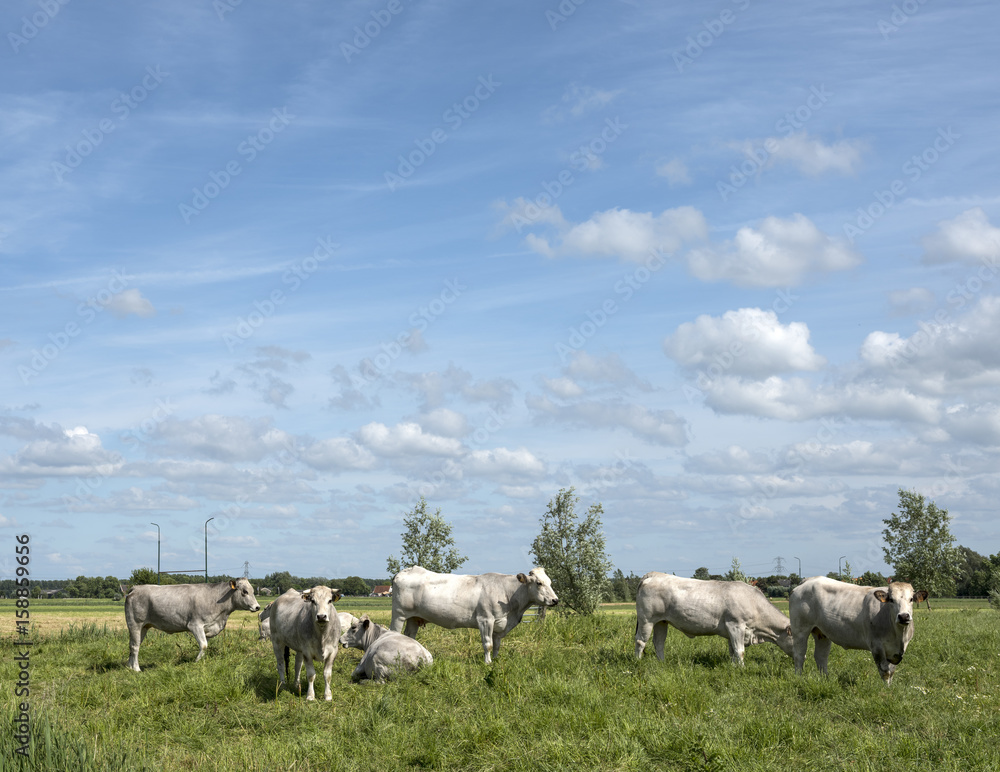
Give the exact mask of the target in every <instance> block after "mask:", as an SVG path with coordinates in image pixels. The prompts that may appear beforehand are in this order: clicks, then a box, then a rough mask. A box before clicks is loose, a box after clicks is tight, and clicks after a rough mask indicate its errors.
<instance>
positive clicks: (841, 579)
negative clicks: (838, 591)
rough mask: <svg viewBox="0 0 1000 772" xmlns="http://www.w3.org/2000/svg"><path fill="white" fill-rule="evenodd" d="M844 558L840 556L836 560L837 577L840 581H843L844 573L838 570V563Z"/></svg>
mask: <svg viewBox="0 0 1000 772" xmlns="http://www.w3.org/2000/svg"><path fill="white" fill-rule="evenodd" d="M846 557H847V555H841V556H840V558H839V559H838V560H837V576H839V577H840V581H844V572H843V570H842V569H841V568H840V561H841V560H843V559H844V558H846Z"/></svg>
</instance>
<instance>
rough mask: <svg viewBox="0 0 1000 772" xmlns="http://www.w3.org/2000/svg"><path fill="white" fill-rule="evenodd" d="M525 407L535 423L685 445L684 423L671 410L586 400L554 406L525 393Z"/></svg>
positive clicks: (545, 400) (671, 444) (686, 439)
mask: <svg viewBox="0 0 1000 772" xmlns="http://www.w3.org/2000/svg"><path fill="white" fill-rule="evenodd" d="M525 404H526V405H527V406H528V408H529V409H530V410H531V411H532V412H533V413H534V414H535V418H536V420H551V421H558V422H560V423H565V424H569V425H571V426H579V427H583V428H589V429H626V430H628V431H629V432H630V433H631V434H633V435H634V436H636V437H639V438H640V439H643V440H645V441H647V442H652V443H654V444H657V445H668V446H675V447H679V446H682V445H685V444H687V441H688V424H687V421H686V420H685V419H684V418H682V417H681V416H679V415H677V414H676V413H675V412H674V411H673V410H651V409H649V408H647V407H645V406H643V405H636V404H629V403H625V402H615V401H597V400H589V401H583V402H575V403H572V404H569V405H558V404H556V403H554V402H552V400H550V399H548V398H547V397H535V396H533V395H531V394H529V395H528V396H527V397H526V398H525Z"/></svg>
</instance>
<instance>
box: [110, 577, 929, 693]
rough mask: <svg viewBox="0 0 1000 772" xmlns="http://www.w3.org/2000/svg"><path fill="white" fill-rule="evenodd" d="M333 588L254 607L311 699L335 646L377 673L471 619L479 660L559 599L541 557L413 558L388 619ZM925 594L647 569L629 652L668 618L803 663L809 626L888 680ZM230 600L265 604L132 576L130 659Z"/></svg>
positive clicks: (243, 585) (247, 591) (229, 606)
mask: <svg viewBox="0 0 1000 772" xmlns="http://www.w3.org/2000/svg"><path fill="white" fill-rule="evenodd" d="M339 598H340V594H339V592H338V591H337V590H334V589H331V588H329V587H325V586H317V587H313V588H312V589H309V590H305V591H299V590H294V589H293V590H289V591H288V592H286V593H285V594H284V595H281V596H280V597H278V598H277V599H276V600H275V601H274V602H273V603H271V604H269V605H268V607H267V608H266V609H265V610H264V611H263V612H261V614H260V631H261V638H265V639H266V638H270V641H271V645H272V647H273V649H274V656H275V661H276V663H277V667H278V681H279V685H283V684H284V683H285V677H286V672H287V670H288V665H289V657H290V652H292V651H294V652H295V683H296V684H299V683H300V681H299V678H300V675H301V672H302V663H303V662H305V665H306V676H307V679H308V690H307V693H306V699H308V700H314V699H315V690H314V682H315V679H316V669H315V666H314V664H313V663H314V662H315V661H320V662H322V663H323V675H324V678H325V686H326V688H325V691H324V698H325V699H327V700H331V699H333V695H332V690H331V673H332V670H333V661H334V659H335V658H336V656H337V652H338V651H339V649H340V647H341V646H346V647H353V648H357V649H361V650H362V651H363V652H364V656H363V657H362V659H361V661H360V663H359V664H358V666H357V668H355V670H354V673H353V674H352V678H353V680H355V681H359V680H362V679H365V678H368V679H373V680H376V681H383V680H386V679H387V678H390V677H392V676H394V675H396V674H399V673H402V672H406V671H412V670H415V669H417V668H418V667H421V666H423V665H426V664H430V663H432V662H433V657H432V656H431V653H430V652H429V651H427V649H425V648H424V647H423V646H422V645H421V644H419V643H418V642H417V641H416V635H417V630H418V628H419V627H420V626H422V625H424V624H426V623H428V622H430V623H433V624H435V625H439V626H441V627H445V628H449V629H452V628H457V627H467V628H473V629H478V630H479V632H480V635H481V638H482V645H483V652H484V655H485V661H486V663H487V664H489V663H490V662H491V661H492V659H493V657H496V656H498V655H499V653H500V643H501V641H502V640H503V638H504V636H505V635H507V633H509V632H510V631H511V630H512V629H513V628H514V627H515V626H516V625H517V624H518V623H519V622H520V621H521V618H522V617H523V616H524V613H525V612H526V611H527V610H528V609H529V608H530V607H532V606H543V607H552V606H555V605H556V604H558V602H559V599H558V597H556V593H555V591H554V590H553V589H552V582H551V580H550V579H549V577H548V576H547V575H546V573H545V570H544V569H543V568H534V569H532V570H531V571H529V572H528V573H527V574H517V575H516V576H514V575H511V574H495V573H490V574H478V575H458V574H438V573H434V572H433V571H427V570H426V569H424V568H421V567H420V566H414V567H413V568H408V569H406V570H404V571H400V572H399V573H398V574H396V576H395V578H394V579H393V581H392V621H391V624H390V626H389V627H388V628H386V627H384V626H382V625H379V624H376V623H375V622H373V621H372V620H371V619H369V618H368V616H367V615H365V616H362V617H361V618H360V619H358V618H356V617H354V616H352V615H350V614H346V613H338V612H337V609H336V608H335V606H334V603H336V601H337V600H339ZM926 598H927V593H926V592H924V591H922V590H921V591H919V592H917V591H915V590H914V589H913V587H912V586H911V585H910V584H907V583H905V582H890V583H889V585H888V586H887V587H881V588H874V587H859V586H857V585H853V584H847V583H845V582H838V581H836V580H834V579H829V578H827V577H822V576H817V577H813V578H811V579H807V580H805V581H804V582H803V583H802V584H800V585H799V586H797V587H796V588H795V589H794V590H792V593H791V595H790V596H789V617H786V616H785V615H784V614H782V613H781V612H780V611H779V610H778V609H777V608H776V607H775V606H774V605H773V604H772V603H771V602H770V601H769V600H768V599H767V598H766V597H765V596H764V594H763V593H762V592H761V591H760V590H758V589H757V588H756V587H753V586H751V585H749V584H745V583H743V582H720V581H711V580H701V579H683V578H680V577H677V576H674V575H672V574H663V573H660V572H658V571H651V572H650V573H648V574H646V575H645V576H644V577H642V580H641V581H640V582H639V589H638V592H637V593H636V617H637V619H636V627H635V656H636V657H637V658H640V657H642V653H643V650H644V649H645V647H646V644H647V642H648V641H649V637H650V635H652V636H653V646H654V648H655V650H656V656H657V657H659V659H660V660H661V661H662V660H663V658H664V643H665V642H666V637H667V631H668V630H669V627H670V625H673V626H674V627H676V628H677V629H678V630H680V631H681V632H682V633H684V634H685V635H687V636H689V637H694V636H698V635H720V636H722V637H723V638H725V639H726V640H728V641H729V654H730V656H731V657H732V660H733V662H734V663H735V664H738V665H742V664H743V652H744V649H745V648H746V647H747V646H752V645H753V644H755V643H765V642H767V643H773V644H775V645H776V646H778V647H779V648H780V649H781V650H782V651H783V652H785V653H786V654H788V655H790V656H791V657H792V659H793V661H794V664H795V672H796V673H801V672H802V667H803V664H804V662H805V657H806V649H807V647H808V645H809V637H810V636H812V637H814V638H815V641H816V643H815V652H814V656H815V659H816V665H817V666H818V668H819V670H820V671H821V672H822V673H824V674H825V673H826V672H827V660H828V658H829V656H830V646H831V645H832V644H834V643H836V644H837V645H838V646H842V647H843V648H845V649H864V650H867V651H870V652H871V654H872V657H873V658H874V660H875V664H876V666H877V667H878V670H879V675H880V676H881V677H882V679H883V680H884V681H885V683H886V685H888V684H890V683H891V682H892V676H893V673H894V672H895V670H896V666H897V665H899V663H900V662H901V661H902V659H903V653H904V652H905V651H906V647H907V645H908V644H909V642H910V640H911V639H912V638H913V604H914V603H920V602H922V601H924V600H926ZM237 610H244V611H252V612H257V611H260V604H258V603H257V599H256V598H255V597H254V593H253V588H252V587H251V586H250V583H249V582H248V581H247V580H246V579H238V580H234V581H230V582H220V583H218V584H179V585H167V586H158V585H149V584H147V585H138V586H136V587H134V588H133V589H132V591H131V592H129V594H128V596H127V597H126V598H125V621H126V624H127V625H128V630H129V659H128V667H129V668H131V669H132V670H135V671H136V672H139V646H140V644H141V643H142V640H143V638H144V637H145V635H146V632H147V631H148V630H149V629H150V628H154V627H155V628H156V629H158V630H163V631H164V632H167V633H180V632H185V631H187V632H190V633H191V634H192V635H193V636H194V637H195V639H196V640H197V641H198V656H197V658H196V659H195V661H196V662H197V661H198V660H200V659H201V658H202V657H203V656H204V655H205V649H206V647H207V646H208V639H209V638H212V637H214V636H216V635H218V634H219V633H221V632H222V631H223V630H224V629H225V627H226V622H227V621H228V619H229V615H230V614H231V613H232V612H234V611H237Z"/></svg>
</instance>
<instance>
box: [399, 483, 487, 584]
mask: <svg viewBox="0 0 1000 772" xmlns="http://www.w3.org/2000/svg"><path fill="white" fill-rule="evenodd" d="M403 525H405V526H406V530H405V531H403V533H401V534H400V536H402V537H403V552H402V557H401V558H400V559H398V560H397V559H396V557H395V556H394V555H390V556H389V558H388V559H387V560H386V566H387V567H388V569H389V573H390V574H392V575H393V576H395V575H396V574H398V573H399V572H400V571H402V570H403V569H404V568H410V567H411V566H422V567H423V568H426V569H427V570H428V571H436V572H437V573H439V574H450V573H451V572H452V571H454V570H455V569H456V568H458V567H459V566H460V565H462V563H464V562H465V561H466V560H468V558H467V557H466V556H465V555H460V554H459V552H458V548H457V547H455V539H454V538H452V535H451V523H449V522H447V521H446V520H445V519H444V518H443V517H441V510H440V509H438V511H437V512H435V513H434V514H433V515H432V514H430V513H429V512H428V511H427V500H426V499H425V498H424V497H423V496H421V497H420V501H419V502H417V504H416V506H415V507H413V511H412V512H409V513H407V514H406V515H404V516H403Z"/></svg>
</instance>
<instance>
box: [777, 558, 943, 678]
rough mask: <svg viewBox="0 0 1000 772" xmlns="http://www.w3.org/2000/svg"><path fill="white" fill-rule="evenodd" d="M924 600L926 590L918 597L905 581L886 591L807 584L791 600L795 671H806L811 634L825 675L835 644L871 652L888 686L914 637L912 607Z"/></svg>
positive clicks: (828, 582)
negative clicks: (805, 665) (831, 647)
mask: <svg viewBox="0 0 1000 772" xmlns="http://www.w3.org/2000/svg"><path fill="white" fill-rule="evenodd" d="M925 600H927V593H926V592H925V591H924V590H920V591H919V592H916V591H914V589H913V586H912V585H910V584H907V583H906V582H889V585H888V586H887V587H879V588H875V587H860V586H858V585H856V584H848V583H847V582H838V581H837V580H836V579H830V578H828V577H825V576H814V577H812V578H811V579H806V580H805V581H804V582H803V583H802V584H800V585H799V586H798V587H796V588H795V589H794V590H792V593H791V595H790V596H789V598H788V612H789V616H790V617H791V618H792V635H793V637H794V639H795V651H794V654H793V655H792V656H793V659H794V660H795V672H796V673H801V672H802V666H803V664H804V663H805V659H806V649H808V648H809V635H810V634H812V635H813V636H814V637H815V638H816V650H815V652H814V656H815V658H816V665H817V667H819V669H820V672H822V673H824V674H826V672H827V668H826V665H827V661H828V660H829V657H830V646H831V645H832V644H834V643H835V644H837V645H838V646H843V647H844V648H845V649H866V650H868V651H870V652H871V653H872V658H873V659H874V660H875V665H876V666H877V667H878V672H879V675H880V676H882V680H883V681H885V685H886V686H888V685H889V684H891V683H892V675H893V673H895V672H896V665H898V664H899V663H900V662H902V660H903V654H904V653H905V652H906V647H907V645H908V644H909V642H910V640H911V639H912V638H913V604H914V603H917V604H919V603H922V602H923V601H925Z"/></svg>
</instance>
